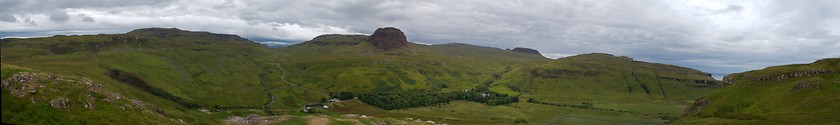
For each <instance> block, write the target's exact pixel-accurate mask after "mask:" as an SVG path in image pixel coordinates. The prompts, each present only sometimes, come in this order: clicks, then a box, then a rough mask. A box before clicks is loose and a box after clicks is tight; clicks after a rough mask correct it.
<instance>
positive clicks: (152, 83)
mask: <svg viewBox="0 0 840 125" xmlns="http://www.w3.org/2000/svg"><path fill="white" fill-rule="evenodd" d="M366 39H367V36H364V35H322V36H319V37H316V38H314V39H313V40H310V41H307V42H304V43H301V44H297V45H292V46H287V47H281V48H276V49H269V48H267V47H264V46H262V45H259V44H256V43H254V42H252V41H249V40H246V39H242V38H240V37H238V36H235V35H225V34H213V33H207V32H192V31H182V30H178V29H161V28H150V29H138V30H134V31H132V32H129V33H126V34H103V35H83V36H53V37H46V38H29V39H2V42H0V47H2V50H0V51H2V53H0V55H2V56H0V58H2V63H4V64H11V65H17V66H22V67H29V68H33V69H36V70H38V71H44V72H50V73H57V74H62V75H72V76H80V77H85V78H89V79H90V80H92V81H95V82H97V83H101V84H102V87H103V88H105V89H108V90H112V91H113V92H115V93H118V94H120V95H123V96H125V97H127V98H133V99H137V100H141V101H144V102H147V103H150V104H154V105H156V106H157V107H159V109H160V111H162V112H163V113H162V115H164V116H166V117H169V118H173V119H182V120H184V121H185V122H188V123H191V124H219V123H221V119H224V118H226V117H228V116H231V115H239V116H244V115H247V114H252V113H255V114H260V115H270V114H275V113H283V114H289V113H293V112H297V111H298V108H299V107H300V106H302V105H304V104H307V103H314V102H319V101H320V99H321V98H324V97H327V96H328V94H329V93H337V92H355V93H368V92H424V93H443V92H462V91H464V90H470V89H475V88H483V87H489V89H490V91H493V92H497V93H503V94H507V95H509V96H519V97H520V98H521V99H523V100H522V101H520V102H518V103H513V104H511V105H499V106H489V105H484V106H487V107H494V108H500V109H504V111H509V110H510V111H509V112H528V113H525V114H523V115H517V116H515V117H507V116H505V117H502V116H498V115H487V116H486V117H485V116H483V115H477V116H465V115H464V117H463V118H455V119H467V118H477V120H478V121H486V120H488V119H489V120H490V121H494V120H493V119H496V120H495V121H498V122H501V121H505V122H502V123H508V122H514V121H508V120H519V122H522V121H521V120H529V121H531V120H534V121H533V122H534V123H564V122H563V121H561V120H559V119H564V118H566V119H571V120H575V119H576V121H584V122H581V123H586V121H591V122H595V121H598V120H604V119H613V120H615V119H624V120H628V121H637V122H638V120H642V121H643V122H639V123H651V122H653V123H656V122H660V121H659V120H660V119H659V118H657V117H656V116H673V115H676V114H679V113H681V111H682V109H684V108H685V107H687V106H688V105H689V104H690V100H691V99H694V98H697V97H700V96H702V95H705V94H706V93H708V92H709V91H711V90H714V89H717V87H718V84H716V83H717V82H716V81H714V80H712V78H711V77H710V76H708V74H707V73H703V72H700V71H697V70H693V69H688V68H682V67H677V66H671V65H665V64H655V63H646V62H640V61H633V60H632V59H630V58H627V57H615V56H612V55H607V54H584V55H578V56H573V57H567V58H561V59H557V60H550V59H547V58H545V57H542V56H540V55H533V54H525V53H520V52H512V51H506V50H502V49H498V48H490V47H481V46H474V45H468V44H459V43H453V44H442V45H419V44H410V46H411V47H409V49H398V50H395V51H382V50H377V49H376V48H374V47H373V46H372V45H370V44H369V43H368V42H366ZM4 67H5V65H4ZM4 75H5V73H4ZM529 98H530V99H531V100H536V101H533V102H525V99H529ZM4 99H5V95H4ZM6 103H7V102H5V100H4V103H3V104H4V105H5V104H6ZM9 103H11V102H9ZM581 103H586V104H581ZM592 104H594V106H592ZM446 105H449V106H446V107H449V108H451V109H453V110H458V109H456V108H457V107H459V106H458V105H467V106H474V105H481V104H480V103H463V102H455V103H452V104H446ZM520 105H522V106H526V107H528V110H533V109H539V108H542V107H551V109H552V110H549V111H572V110H573V111H575V112H576V113H557V112H549V113H547V114H540V113H538V112H536V111H525V110H524V109H520V108H518V106H520ZM580 105H583V107H581V106H580ZM510 106H514V107H516V108H511V107H510ZM587 106H588V107H587ZM349 108H354V107H349ZM422 108H426V107H421V108H418V109H422ZM23 109H27V108H23ZM202 109H209V110H211V111H212V110H214V109H220V110H222V112H202V111H201V110H202ZM555 109H556V110H555ZM263 110H267V111H266V112H264V111H263ZM459 111H460V112H470V111H466V110H458V111H455V112H459ZM590 111H591V112H590ZM392 112H396V111H392ZM400 113H404V114H413V115H429V114H428V112H419V111H418V112H414V111H413V110H406V111H405V112H400ZM569 114H588V115H589V116H587V117H585V118H583V119H580V118H582V117H566V116H568V115H569ZM594 114H609V115H610V116H604V117H601V116H598V115H594ZM371 115H376V114H371ZM449 115H451V116H453V117H454V116H459V115H454V114H449ZM560 115H563V116H562V117H561V116H560ZM612 116H616V117H612ZM424 117H436V116H433V115H430V116H424ZM5 118H6V116H4V119H5ZM598 118H603V119H598ZM586 119H589V120H586ZM4 121H5V120H4ZM82 121H84V120H82ZM617 122H621V121H617ZM573 123H574V122H573Z"/></svg>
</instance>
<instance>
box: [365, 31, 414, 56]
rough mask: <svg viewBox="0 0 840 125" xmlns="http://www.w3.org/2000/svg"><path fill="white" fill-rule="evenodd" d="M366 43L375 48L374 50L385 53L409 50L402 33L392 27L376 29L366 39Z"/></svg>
mask: <svg viewBox="0 0 840 125" xmlns="http://www.w3.org/2000/svg"><path fill="white" fill-rule="evenodd" d="M368 42H370V43H371V45H373V46H374V47H376V49H379V50H386V51H387V50H398V49H407V48H411V46H409V43H408V40H406V38H405V35H404V34H403V32H402V31H400V29H397V28H394V27H385V28H379V29H376V31H374V32H373V34H371V35H370V37H368Z"/></svg>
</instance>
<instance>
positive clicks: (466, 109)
mask: <svg viewBox="0 0 840 125" xmlns="http://www.w3.org/2000/svg"><path fill="white" fill-rule="evenodd" d="M338 104H339V105H342V106H339V107H337V108H335V109H333V110H332V111H333V112H336V113H345V114H365V115H372V116H375V117H392V118H398V119H404V118H413V119H423V120H433V121H435V122H438V123H449V124H630V125H635V124H665V120H662V119H661V118H659V117H657V116H658V115H645V114H640V113H624V112H614V111H605V110H593V109H579V108H569V107H559V106H551V105H542V104H534V103H527V102H521V103H514V104H511V105H502V106H487V105H484V104H481V103H475V102H469V101H455V102H451V103H448V104H445V105H441V106H428V107H420V108H410V109H403V110H383V109H379V108H376V107H372V106H370V105H366V104H364V103H361V102H358V101H355V100H353V101H347V102H342V103H338ZM517 120H522V122H519V123H517ZM526 122H527V123H526Z"/></svg>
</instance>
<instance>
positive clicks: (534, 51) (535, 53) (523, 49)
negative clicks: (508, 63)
mask: <svg viewBox="0 0 840 125" xmlns="http://www.w3.org/2000/svg"><path fill="white" fill-rule="evenodd" d="M510 51H514V52H520V53H527V54H534V55H542V54H540V51H537V50H535V49H531V48H524V47H516V48H513V49H512V50H510Z"/></svg>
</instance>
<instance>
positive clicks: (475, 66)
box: [277, 35, 548, 92]
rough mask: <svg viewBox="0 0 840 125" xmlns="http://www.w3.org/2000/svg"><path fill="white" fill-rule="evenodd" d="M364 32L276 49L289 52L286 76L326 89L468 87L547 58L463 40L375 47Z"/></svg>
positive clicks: (287, 53) (378, 89)
mask: <svg viewBox="0 0 840 125" xmlns="http://www.w3.org/2000/svg"><path fill="white" fill-rule="evenodd" d="M366 38H367V36H362V35H323V36H319V37H316V38H314V39H313V40H310V41H307V42H304V43H301V44H298V45H293V46H288V47H283V48H279V49H277V51H278V52H280V53H282V54H286V55H289V60H290V61H291V62H290V63H288V64H284V67H290V68H287V69H286V70H287V71H289V72H290V74H295V76H291V77H290V78H289V79H290V81H291V82H293V83H299V84H301V85H303V86H305V87H307V88H313V89H319V90H324V91H327V92H339V91H351V92H369V91H392V90H395V89H396V90H413V89H420V90H441V91H453V90H466V89H472V88H474V87H475V86H477V85H479V84H481V83H487V82H491V81H488V80H492V79H494V76H497V75H498V74H499V73H500V72H503V71H505V70H506V69H509V67H511V66H516V65H526V64H535V63H537V62H539V61H545V60H548V59H546V58H545V57H541V56H538V55H528V54H522V53H515V52H510V51H504V50H501V49H497V48H488V47H479V46H472V45H466V44H444V45H431V46H428V45H418V44H412V45H411V46H413V47H412V48H413V49H410V50H400V51H386V52H380V51H377V50H376V49H375V48H373V46H371V45H370V44H369V43H368V42H365V39H366Z"/></svg>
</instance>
